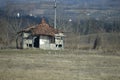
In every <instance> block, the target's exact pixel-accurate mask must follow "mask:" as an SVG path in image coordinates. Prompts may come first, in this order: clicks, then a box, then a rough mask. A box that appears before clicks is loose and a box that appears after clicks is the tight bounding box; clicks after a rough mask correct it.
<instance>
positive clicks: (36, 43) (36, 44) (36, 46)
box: [34, 36, 40, 48]
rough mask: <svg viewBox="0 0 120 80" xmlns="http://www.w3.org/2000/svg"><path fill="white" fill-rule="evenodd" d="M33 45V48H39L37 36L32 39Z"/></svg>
mask: <svg viewBox="0 0 120 80" xmlns="http://www.w3.org/2000/svg"><path fill="white" fill-rule="evenodd" d="M34 47H35V48H39V47H40V46H39V36H37V37H36V38H35V39H34Z"/></svg>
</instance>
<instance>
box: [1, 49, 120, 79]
mask: <svg viewBox="0 0 120 80" xmlns="http://www.w3.org/2000/svg"><path fill="white" fill-rule="evenodd" d="M119 74H120V56H116V55H114V54H113V53H105V52H103V51H92V50H89V51H85V50H64V51H44V50H1V51H0V80H120V75H119Z"/></svg>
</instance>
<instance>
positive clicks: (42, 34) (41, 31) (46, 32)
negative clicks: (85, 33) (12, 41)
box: [16, 19, 64, 50]
mask: <svg viewBox="0 0 120 80" xmlns="http://www.w3.org/2000/svg"><path fill="white" fill-rule="evenodd" d="M63 38H64V34H63V32H62V31H59V30H57V29H54V28H53V27H51V26H50V25H48V24H47V23H46V21H45V20H44V19H42V21H41V23H40V24H39V25H36V26H32V27H28V28H26V29H23V30H22V31H20V32H18V35H17V39H16V43H17V47H18V48H22V49H25V48H40V49H53V50H58V49H64V39H63Z"/></svg>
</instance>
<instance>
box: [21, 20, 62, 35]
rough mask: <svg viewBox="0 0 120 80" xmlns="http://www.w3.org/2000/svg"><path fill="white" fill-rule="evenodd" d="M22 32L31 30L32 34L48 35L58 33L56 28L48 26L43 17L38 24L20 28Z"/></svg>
mask: <svg viewBox="0 0 120 80" xmlns="http://www.w3.org/2000/svg"><path fill="white" fill-rule="evenodd" d="M22 32H32V34H33V35H48V36H55V34H57V33H60V32H61V31H58V30H57V29H54V28H53V27H51V26H49V25H48V24H47V23H46V22H45V20H44V19H42V22H41V23H40V24H39V25H36V26H32V27H29V28H26V29H24V30H22Z"/></svg>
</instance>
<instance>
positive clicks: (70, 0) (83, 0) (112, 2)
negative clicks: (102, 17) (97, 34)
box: [0, 0, 120, 7]
mask: <svg viewBox="0 0 120 80" xmlns="http://www.w3.org/2000/svg"><path fill="white" fill-rule="evenodd" d="M40 1H50V2H53V1H54V0H0V6H3V5H5V4H6V3H7V2H14V3H22V2H23V3H29V2H40ZM57 2H58V3H64V4H72V5H74V4H80V5H85V6H88V5H94V6H99V7H100V6H104V7H106V6H111V7H120V5H119V4H120V0H57Z"/></svg>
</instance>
